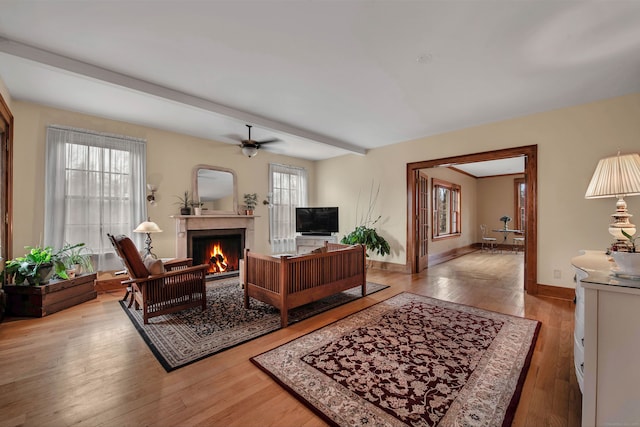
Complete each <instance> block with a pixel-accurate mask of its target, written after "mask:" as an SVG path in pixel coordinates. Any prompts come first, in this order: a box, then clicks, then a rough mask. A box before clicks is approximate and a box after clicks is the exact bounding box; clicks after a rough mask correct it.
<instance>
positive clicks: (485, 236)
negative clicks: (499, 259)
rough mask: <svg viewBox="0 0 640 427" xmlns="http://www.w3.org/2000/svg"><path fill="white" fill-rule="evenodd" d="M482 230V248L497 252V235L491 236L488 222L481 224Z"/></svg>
mask: <svg viewBox="0 0 640 427" xmlns="http://www.w3.org/2000/svg"><path fill="white" fill-rule="evenodd" d="M480 231H481V232H482V246H481V249H482V250H483V251H485V250H486V251H489V252H496V250H497V246H496V241H497V239H496V238H495V237H490V236H489V230H488V229H487V225H486V224H480Z"/></svg>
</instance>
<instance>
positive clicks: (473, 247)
mask: <svg viewBox="0 0 640 427" xmlns="http://www.w3.org/2000/svg"><path fill="white" fill-rule="evenodd" d="M479 249H480V248H479V245H478V244H477V243H472V244H470V245H467V246H463V247H460V248H454V249H450V250H448V251H445V252H440V253H438V254H434V255H430V256H429V266H433V265H436V264H440V263H443V262H445V261H450V260H452V259H455V258H458V257H461V256H463V255H467V254H469V253H471V252H476V251H477V250H479Z"/></svg>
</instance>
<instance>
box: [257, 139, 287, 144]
mask: <svg viewBox="0 0 640 427" xmlns="http://www.w3.org/2000/svg"><path fill="white" fill-rule="evenodd" d="M278 141H281V140H280V139H278V138H271V139H265V140H264V141H256V143H258V144H270V143H272V142H278Z"/></svg>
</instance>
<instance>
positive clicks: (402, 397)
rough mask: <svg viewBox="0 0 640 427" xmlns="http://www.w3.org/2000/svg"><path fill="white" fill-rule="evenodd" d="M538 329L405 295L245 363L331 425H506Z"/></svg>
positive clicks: (508, 318)
mask: <svg viewBox="0 0 640 427" xmlns="http://www.w3.org/2000/svg"><path fill="white" fill-rule="evenodd" d="M539 327H540V323H539V322H538V321H536V320H529V319H523V318H519V317H513V316H508V315H504V314H500V313H495V312H490V311H486V310H482V309H478V308H474V307H469V306H464V305H459V304H454V303H449V302H445V301H440V300H436V299H433V298H428V297H424V296H420V295H415V294H410V293H401V294H399V295H396V296H395V297H392V298H390V299H388V300H385V301H382V302H380V303H378V304H376V305H374V306H372V307H369V308H367V309H365V310H362V311H360V312H357V313H355V314H352V315H351V316H349V317H346V318H344V319H342V320H339V321H337V322H335V323H332V324H330V325H327V326H325V327H324V328H322V329H319V330H317V331H314V332H311V333H309V334H307V335H305V336H302V337H300V338H298V339H296V340H294V341H291V342H289V343H287V344H284V345H282V346H280V347H277V348H275V349H273V350H271V351H268V352H266V353H263V354H261V355H259V356H256V357H254V358H252V359H251V360H252V362H253V363H255V364H256V365H257V366H259V367H260V368H261V369H262V370H264V371H265V372H267V373H268V374H269V375H271V377H273V378H274V379H275V380H276V381H278V382H279V383H280V384H281V385H282V386H284V387H285V388H286V389H287V390H289V391H290V392H291V393H293V394H294V395H295V396H296V397H297V398H298V399H300V400H301V401H303V402H304V403H306V404H307V405H308V406H309V407H310V408H311V409H313V410H314V411H315V412H316V413H317V414H318V415H320V416H321V417H322V418H323V419H325V420H326V421H327V422H329V423H330V424H332V425H339V426H352V425H372V426H405V425H409V426H436V425H438V426H500V425H511V421H512V419H513V415H514V413H515V408H516V406H517V403H518V400H519V398H520V392H521V388H522V383H523V382H524V378H525V376H526V372H527V369H528V367H529V363H530V360H531V355H532V353H533V348H534V344H535V341H536V338H537V334H538V329H539Z"/></svg>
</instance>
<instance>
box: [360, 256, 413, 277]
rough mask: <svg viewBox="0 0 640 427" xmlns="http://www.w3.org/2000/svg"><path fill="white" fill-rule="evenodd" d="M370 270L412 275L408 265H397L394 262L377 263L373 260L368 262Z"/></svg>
mask: <svg viewBox="0 0 640 427" xmlns="http://www.w3.org/2000/svg"><path fill="white" fill-rule="evenodd" d="M366 263H367V266H368V268H373V269H376V270H384V271H393V272H395V273H405V274H411V269H410V267H409V265H408V264H397V263H394V262H385V261H376V260H372V259H367V260H366Z"/></svg>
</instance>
